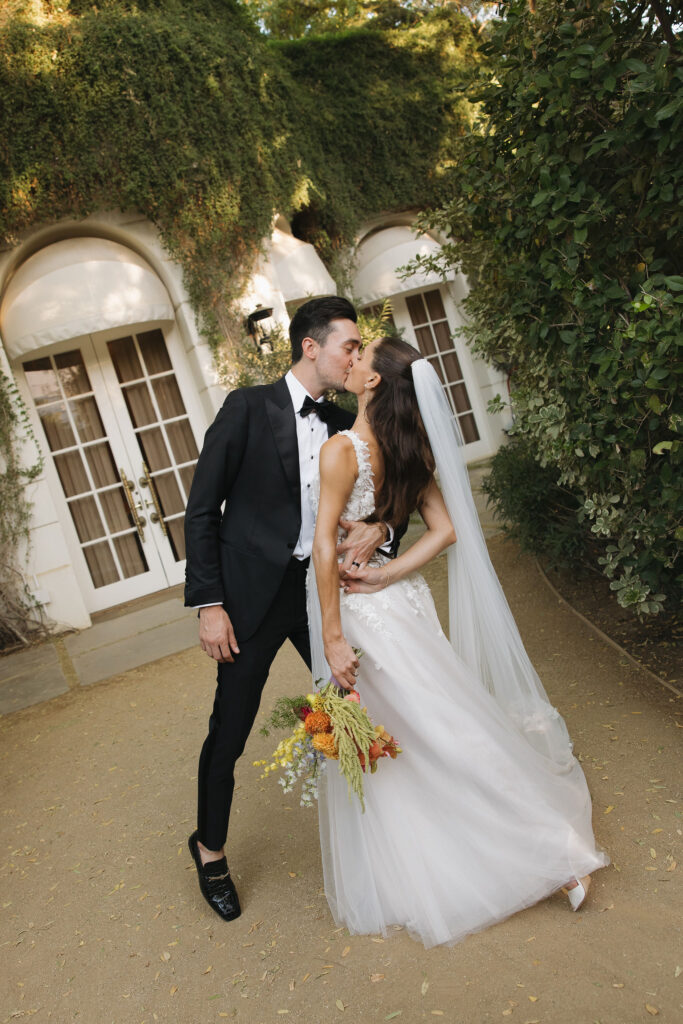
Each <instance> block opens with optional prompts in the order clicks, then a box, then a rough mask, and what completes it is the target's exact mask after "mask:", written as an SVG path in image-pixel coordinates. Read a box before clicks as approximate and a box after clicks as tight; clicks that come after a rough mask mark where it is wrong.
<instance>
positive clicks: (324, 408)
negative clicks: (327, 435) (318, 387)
mask: <svg viewBox="0 0 683 1024" xmlns="http://www.w3.org/2000/svg"><path fill="white" fill-rule="evenodd" d="M333 408H334V406H333V404H332V402H328V401H327V400H325V399H324V400H323V401H322V402H314V401H313V399H312V398H311V396H310V395H306V397H305V398H304V404H303V405H302V406H301V408H300V409H299V416H304V417H306V416H310V414H311V413H312V412H314V413H315V414H316V416H318V417H320V419H321V420H322V421H323V423H327V421H328V420H329V418H330V413H331V412H332V409H333Z"/></svg>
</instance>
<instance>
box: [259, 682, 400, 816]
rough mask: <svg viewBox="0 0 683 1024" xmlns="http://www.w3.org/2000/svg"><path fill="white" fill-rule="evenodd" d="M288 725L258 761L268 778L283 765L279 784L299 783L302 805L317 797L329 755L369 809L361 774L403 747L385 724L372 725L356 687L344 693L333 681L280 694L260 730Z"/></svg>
mask: <svg viewBox="0 0 683 1024" xmlns="http://www.w3.org/2000/svg"><path fill="white" fill-rule="evenodd" d="M271 728H273V729H281V728H286V729H290V730H291V732H290V734H289V736H287V737H285V739H283V740H281V741H280V743H279V744H278V745H277V747H276V748H275V750H274V751H273V754H272V756H271V759H270V761H254V766H255V767H262V768H263V775H262V776H261V778H265V777H266V776H268V775H270V774H271V773H272V772H274V771H277V770H278V769H279V768H280V769H284V770H285V774H284V776H283V777H282V778H280V780H279V782H280V785H281V786H282V787H283V791H284V792H285V793H290V792H291V791H292V789H293V788H294V785H295V784H296V783H297V782H301V800H300V803H301V806H302V807H310V806H311V804H312V803H313V800H315V799H317V797H318V778H319V776H320V772H321V770H322V768H323V765H324V763H325V761H326V760H330V761H339V770H340V771H341V773H342V775H344V776H345V778H346V781H347V783H348V786H349V795H351V793H352V792H353V793H355V794H356V796H357V797H358V799H359V800H360V804H361V807H362V809H363V811H365V802H364V799H363V774H364V772H365V771H366V770H367V769H368V768H369V769H370V771H371V772H375V771H377V762H378V761H379V759H380V758H381V757H391V758H395V757H396V756H397V755H398V754H400V753H401V748H400V747H399V745H398V743H397V742H396V740H395V739H394V737H393V736H390V735H389V733H388V732H387V731H386V730H385V728H384V727H383V726H381V725H373V724H372V722H371V721H370V717H369V715H368V712H367V709H366V708H363V707H361V705H360V697H359V696H358V694H357V693H356V692H355V691H351V692H348V693H347V692H345V691H344V690H343V689H341V687H340V686H339V685H338V684H337V682H336V681H335V680H330V682H329V683H328V684H327V685H326V686H325V687H324V688H323V689H322V690H320V691H319V692H318V693H316V694H309V695H307V696H300V697H280V699H279V700H278V701H277V702H276V704H275V707H274V709H273V711H272V713H271V715H270V718H269V719H268V722H267V723H266V725H265V726H264V727H263V728H262V729H261V732H262V733H263V735H264V736H268V735H270V729H271Z"/></svg>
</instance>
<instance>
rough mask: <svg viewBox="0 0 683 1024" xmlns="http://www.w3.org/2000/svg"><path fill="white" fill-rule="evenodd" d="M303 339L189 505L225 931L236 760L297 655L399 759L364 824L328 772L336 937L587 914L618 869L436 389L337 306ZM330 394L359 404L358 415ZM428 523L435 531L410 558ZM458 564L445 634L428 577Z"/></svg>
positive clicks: (211, 838)
mask: <svg viewBox="0 0 683 1024" xmlns="http://www.w3.org/2000/svg"><path fill="white" fill-rule="evenodd" d="M289 333H290V340H291V347H292V368H291V370H290V371H289V372H288V373H287V374H286V375H285V376H284V377H283V378H282V379H281V380H279V381H277V382H276V383H274V384H267V385H262V386H257V387H250V388H242V389H239V390H236V391H233V392H231V393H230V394H229V395H228V397H227V399H226V401H225V403H224V405H223V407H222V409H221V410H220V412H219V413H218V415H217V416H216V419H215V421H214V423H213V424H212V426H211V427H210V428H209V430H208V431H207V434H206V438H205V441H204V446H203V449H202V452H201V455H200V458H199V462H198V464H197V468H196V471H195V476H194V480H193V484H192V489H191V493H190V497H189V501H188V505H187V511H186V519H185V532H186V545H187V582H186V589H185V603H186V604H187V605H189V606H190V607H193V608H198V609H199V638H200V643H201V646H202V649H203V650H204V651H205V652H206V654H207V655H208V656H209V657H211V658H212V659H214V660H215V661H216V662H217V666H218V682H217V688H216V695H215V698H214V704H213V710H212V713H211V717H210V720H209V730H208V735H207V737H206V740H205V741H204V745H203V747H202V751H201V755H200V759H199V773H198V808H197V830H196V831H195V832H194V833H193V834H192V835H191V836H190V839H189V846H190V852H191V854H192V856H193V858H194V861H195V864H196V867H197V874H198V879H199V885H200V890H201V892H202V895H203V896H204V898H205V899H206V900H207V902H208V903H209V905H210V906H211V907H212V909H213V910H214V911H216V912H217V913H218V914H219V915H220V916H221V917H222V918H224V919H225V920H232V919H234V918H236V917H238V916H239V914H240V912H241V911H240V904H239V898H238V895H237V891H236V888H235V885H234V881H233V879H232V876H231V874H230V871H229V868H228V864H227V859H226V854H225V845H226V840H227V837H228V824H229V818H230V805H231V802H232V796H233V789H234V767H235V763H236V761H237V759H238V758H239V757H240V755H241V754H242V752H243V750H244V746H245V744H246V741H247V738H248V736H249V733H250V731H251V728H252V726H253V723H254V720H255V718H256V714H257V711H258V708H259V702H260V699H261V693H262V691H263V687H264V685H265V682H266V679H267V677H268V672H269V670H270V666H271V664H272V662H273V660H274V658H275V655H276V654H277V652H278V650H279V649H280V647H281V646H282V644H283V643H284V642H285V640H286V639H290V640H291V641H292V643H293V644H294V646H295V647H296V649H297V651H298V652H299V654H300V655H301V657H302V658H303V659H304V661H305V662H306V664H307V666H308V667H309V668H310V669H311V670H312V674H313V679H314V680H319V679H323V680H325V681H327V680H328V679H329V678H330V676H331V675H334V677H335V678H336V680H337V681H338V683H339V684H340V685H341V686H342V687H344V688H345V689H347V690H351V689H353V688H354V687H355V686H356V685H357V684H362V692H363V701H364V703H365V704H367V707H368V712H369V714H370V716H371V718H372V720H373V721H381V722H383V723H384V725H385V727H386V728H387V729H388V730H389V732H390V733H391V734H392V735H394V736H399V737H400V740H401V746H402V749H403V754H402V756H401V758H399V759H398V760H397V761H394V762H392V768H391V771H386V772H377V773H376V774H374V775H372V776H371V777H369V778H368V780H367V782H366V785H365V804H366V813H365V814H363V813H362V812H361V808H360V805H359V804H358V802H357V801H351V800H350V799H349V796H348V793H347V786H346V780H345V779H344V777H343V776H342V775H341V773H340V772H339V770H338V765H337V764H336V762H328V763H327V764H326V766H325V771H324V772H323V774H322V776H321V779H320V783H319V807H318V813H319V825H320V841H321V849H322V860H323V874H324V883H325V893H326V896H327V899H328V903H329V906H330V910H331V912H332V914H333V916H334V918H335V921H336V922H337V924H338V925H345V926H346V927H347V928H348V930H349V932H350V933H352V934H368V933H371V934H375V933H382V934H386V932H387V929H388V927H389V926H391V925H401V926H404V927H405V928H407V929H408V930H409V931H410V932H411V934H413V935H414V936H415V937H417V938H418V939H420V940H421V941H422V942H423V943H424V945H425V946H433V945H437V944H441V943H453V942H456V941H458V940H460V939H462V938H463V937H464V936H465V935H467V934H469V933H471V932H474V931H478V930H480V929H482V928H485V927H487V926H488V925H490V924H493V923H495V922H496V921H500V920H502V919H503V918H505V917H507V916H509V915H510V914H513V913H515V912H516V911H518V910H521V909H523V908H524V907H527V906H530V905H531V904H533V903H536V902H537V901H538V900H541V899H543V898H545V897H547V896H549V895H551V894H552V893H554V892H556V891H557V890H558V889H560V888H562V887H564V888H565V889H566V891H567V894H568V897H569V903H570V906H571V907H572V908H573V909H578V907H579V906H580V905H581V904H582V903H583V902H584V900H585V898H586V894H587V891H588V886H589V882H590V872H592V871H594V870H595V869H597V868H600V867H603V866H604V865H606V864H607V863H608V862H609V860H608V857H607V856H606V854H605V853H604V852H602V851H601V850H600V849H599V848H598V847H596V844H595V840H594V837H593V832H592V827H591V800H590V795H589V793H588V788H587V785H586V780H585V778H584V775H583V772H582V769H581V767H580V765H579V763H578V761H577V760H576V759H575V758H574V756H573V754H572V748H571V742H570V739H569V736H568V733H567V730H566V726H565V724H564V722H563V720H562V718H561V717H560V715H559V713H558V712H557V710H556V709H555V708H554V707H552V705H551V704H550V702H549V700H548V698H547V695H546V693H545V690H544V689H543V686H542V684H541V682H540V680H539V678H538V676H537V674H536V672H535V670H534V668H533V666H532V665H531V662H530V661H529V658H528V656H527V654H526V651H525V650H524V647H523V644H522V641H521V638H520V636H519V631H518V630H517V627H516V625H515V622H514V619H513V617H512V614H511V612H510V609H509V607H508V605H507V602H506V600H505V597H504V595H503V591H502V589H501V587H500V584H499V582H498V579H497V577H496V575H495V571H494V570H493V567H492V565H491V562H490V559H489V557H488V552H487V549H486V544H485V542H484V538H483V535H482V533H481V529H480V526H479V521H478V518H477V513H476V509H475V507H474V502H473V499H472V494H471V490H470V487H469V480H468V476H467V469H466V465H465V461H464V458H463V441H462V436H461V434H460V430H459V427H458V424H457V419H456V418H455V416H454V415H453V414H452V412H451V409H450V406H449V404H448V400H447V398H446V396H445V393H444V391H443V388H442V386H441V384H440V382H439V379H438V377H437V375H436V373H435V372H434V370H433V368H432V367H431V366H430V365H429V363H428V362H427V360H425V359H423V358H421V356H420V354H419V352H418V351H417V350H416V349H415V348H413V347H412V346H411V345H409V344H408V343H407V342H404V341H402V340H400V339H397V338H382V339H380V340H378V341H374V342H372V343H370V344H368V345H366V346H365V347H363V345H362V340H361V336H360V333H359V330H358V327H357V316H356V311H355V309H354V307H353V305H352V304H351V303H350V302H348V301H347V300H346V299H344V298H338V297H336V296H329V297H324V298H319V299H312V300H310V301H309V302H306V303H304V305H302V306H301V307H300V308H299V309H298V310H297V312H296V313H295V314H294V317H293V318H292V321H291V324H290V329H289ZM329 390H335V391H344V390H346V391H349V392H352V393H353V394H355V395H356V396H357V398H358V413H357V415H356V416H355V417H354V416H353V415H352V414H351V413H348V412H346V411H345V410H343V409H341V408H340V407H338V406H337V405H335V404H333V403H330V402H328V401H326V400H325V399H324V397H323V396H324V394H325V393H326V392H327V391H329ZM437 477H438V484H437ZM414 511H418V512H419V514H420V515H421V517H422V519H423V520H424V523H425V526H426V529H425V531H424V533H423V534H422V536H421V537H420V538H419V539H418V540H417V541H416V542H415V543H414V544H413V545H412V546H411V547H409V548H408V549H407V550H406V551H405V552H403V553H401V554H399V553H398V545H399V541H400V539H401V537H402V536H403V534H404V533H405V529H406V525H407V522H408V519H409V516H410V515H411V513H413V512H414ZM445 549H448V574H449V620H450V639H448V638H446V636H445V634H444V633H443V631H442V629H441V626H440V624H439V620H438V618H437V615H436V611H435V608H434V602H433V600H432V597H431V593H430V591H429V588H428V587H427V584H426V583H425V581H424V579H423V578H422V577H421V576H420V575H419V570H420V569H421V568H422V567H423V566H424V565H425V564H426V563H427V562H428V561H430V560H431V559H432V558H434V557H436V556H437V555H439V554H440V553H441V552H442V551H444V550H445ZM354 648H355V649H362V650H363V652H364V653H365V657H364V659H363V664H362V667H361V665H360V663H359V660H358V657H357V656H356V654H355V652H354Z"/></svg>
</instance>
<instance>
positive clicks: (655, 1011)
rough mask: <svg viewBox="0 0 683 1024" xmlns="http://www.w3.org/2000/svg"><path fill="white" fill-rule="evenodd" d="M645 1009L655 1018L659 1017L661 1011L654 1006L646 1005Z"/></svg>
mask: <svg viewBox="0 0 683 1024" xmlns="http://www.w3.org/2000/svg"><path fill="white" fill-rule="evenodd" d="M645 1009H646V1010H647V1012H648V1013H651V1014H652V1016H653V1017H658V1016H659V1010H658V1009H657V1007H656V1006H653V1005H652V1003H645Z"/></svg>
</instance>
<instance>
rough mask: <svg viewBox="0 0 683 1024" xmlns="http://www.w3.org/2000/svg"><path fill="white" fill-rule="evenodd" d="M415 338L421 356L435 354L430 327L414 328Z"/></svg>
mask: <svg viewBox="0 0 683 1024" xmlns="http://www.w3.org/2000/svg"><path fill="white" fill-rule="evenodd" d="M415 337H416V338H417V347H418V348H419V350H420V352H421V353H422V355H423V356H431V355H433V354H434V352H436V347H435V345H434V338H433V337H432V329H431V327H416V328H415Z"/></svg>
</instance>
